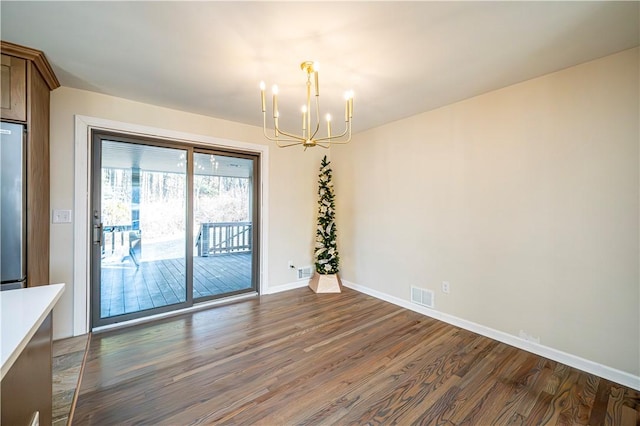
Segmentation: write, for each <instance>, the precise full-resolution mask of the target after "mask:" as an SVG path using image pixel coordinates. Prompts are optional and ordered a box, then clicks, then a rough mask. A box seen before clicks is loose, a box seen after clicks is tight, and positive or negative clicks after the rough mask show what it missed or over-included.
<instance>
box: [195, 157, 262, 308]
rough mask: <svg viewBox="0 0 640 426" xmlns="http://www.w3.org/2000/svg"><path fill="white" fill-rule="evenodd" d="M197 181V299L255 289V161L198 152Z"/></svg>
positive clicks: (196, 164) (196, 163)
mask: <svg viewBox="0 0 640 426" xmlns="http://www.w3.org/2000/svg"><path fill="white" fill-rule="evenodd" d="M193 157H194V178H193V218H194V221H193V224H194V235H195V247H194V251H193V298H194V299H198V300H201V299H210V298H215V297H220V296H221V295H224V294H227V295H229V294H237V293H242V292H245V291H247V290H254V289H255V281H256V280H255V279H254V276H253V272H254V268H253V264H254V254H256V250H255V245H254V240H255V237H254V222H255V218H254V201H253V198H254V195H255V194H254V191H253V186H254V185H253V180H254V168H255V160H254V159H253V158H251V157H248V158H241V157H238V155H237V154H236V156H230V155H222V154H216V153H213V152H206V151H205V152H196V153H194V155H193Z"/></svg>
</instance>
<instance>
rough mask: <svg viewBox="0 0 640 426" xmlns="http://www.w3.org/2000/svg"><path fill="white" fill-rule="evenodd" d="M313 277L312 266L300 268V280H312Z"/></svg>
mask: <svg viewBox="0 0 640 426" xmlns="http://www.w3.org/2000/svg"><path fill="white" fill-rule="evenodd" d="M312 275H313V268H311V266H305V267H304V268H298V279H299V280H304V279H307V278H311V276H312Z"/></svg>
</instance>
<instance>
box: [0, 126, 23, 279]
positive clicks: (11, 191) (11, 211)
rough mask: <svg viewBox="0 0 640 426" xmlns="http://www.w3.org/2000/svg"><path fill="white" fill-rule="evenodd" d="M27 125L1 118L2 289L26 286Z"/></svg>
mask: <svg viewBox="0 0 640 426" xmlns="http://www.w3.org/2000/svg"><path fill="white" fill-rule="evenodd" d="M24 152H25V127H24V126H23V125H22V124H14V123H6V122H0V189H1V191H2V194H1V195H2V196H1V197H0V278H1V280H0V291H2V290H10V289H14V288H21V287H25V286H26V283H27V265H26V244H25V241H26V236H27V233H26V220H25V213H26V209H27V205H26V191H25V183H26V182H25V180H26V179H25V155H24Z"/></svg>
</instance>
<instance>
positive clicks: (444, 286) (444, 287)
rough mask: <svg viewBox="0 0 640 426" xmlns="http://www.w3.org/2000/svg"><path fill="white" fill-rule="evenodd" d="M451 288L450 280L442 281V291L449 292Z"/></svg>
mask: <svg viewBox="0 0 640 426" xmlns="http://www.w3.org/2000/svg"><path fill="white" fill-rule="evenodd" d="M449 291H450V288H449V281H442V292H443V293H444V294H449Z"/></svg>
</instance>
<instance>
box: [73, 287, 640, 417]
mask: <svg viewBox="0 0 640 426" xmlns="http://www.w3.org/2000/svg"><path fill="white" fill-rule="evenodd" d="M73 424H75V425H89V424H93V425H110V424H118V425H131V424H143V425H160V424H161V425H188V424H242V425H256V424H261V425H294V424H339V425H360V424H399V425H413V424H416V425H418V424H438V425H489V424H499V425H507V424H532V425H534V424H544V425H556V424H558V425H565V424H585V425H587V424H588V425H637V424H640V392H637V391H635V390H632V389H629V388H625V387H623V386H621V385H617V384H615V383H612V382H610V381H608V380H605V379H602V378H599V377H596V376H593V375H591V374H587V373H584V372H581V371H578V370H575V369H573V368H570V367H567V366H565V365H562V364H559V363H557V362H554V361H550V360H547V359H544V358H541V357H539V356H536V355H533V354H530V353H528V352H525V351H522V350H519V349H516V348H514V347H511V346H508V345H505V344H503V343H499V342H496V341H493V340H491V339H488V338H485V337H482V336H479V335H476V334H474V333H471V332H468V331H466V330H462V329H459V328H456V327H453V326H451V325H448V324H445V323H443V322H439V321H437V320H434V319H431V318H429V317H425V316H422V315H420V314H417V313H415V312H412V311H409V310H407V309H403V308H399V307H397V306H395V305H392V304H390V303H386V302H383V301H380V300H377V299H375V298H372V297H369V296H367V295H364V294H361V293H358V292H355V291H353V290H350V289H344V292H343V293H341V294H318V295H317V294H315V293H313V292H311V291H310V290H309V289H307V288H302V289H297V290H292V291H288V292H284V293H279V294H274V295H269V296H261V297H256V298H254V299H249V300H244V301H241V302H238V303H234V304H230V305H225V306H220V307H216V308H214V309H211V310H207V311H201V312H197V313H193V314H188V315H184V316H180V317H174V318H171V319H167V320H164V321H162V322H157V323H152V324H146V325H141V326H137V327H132V328H127V329H123V330H119V331H114V332H108V333H103V334H95V335H93V336H92V338H91V342H90V348H89V353H88V357H87V363H86V365H85V371H84V377H83V381H82V384H81V387H80V394H79V398H78V403H77V407H76V410H75V415H74V418H73Z"/></svg>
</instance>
